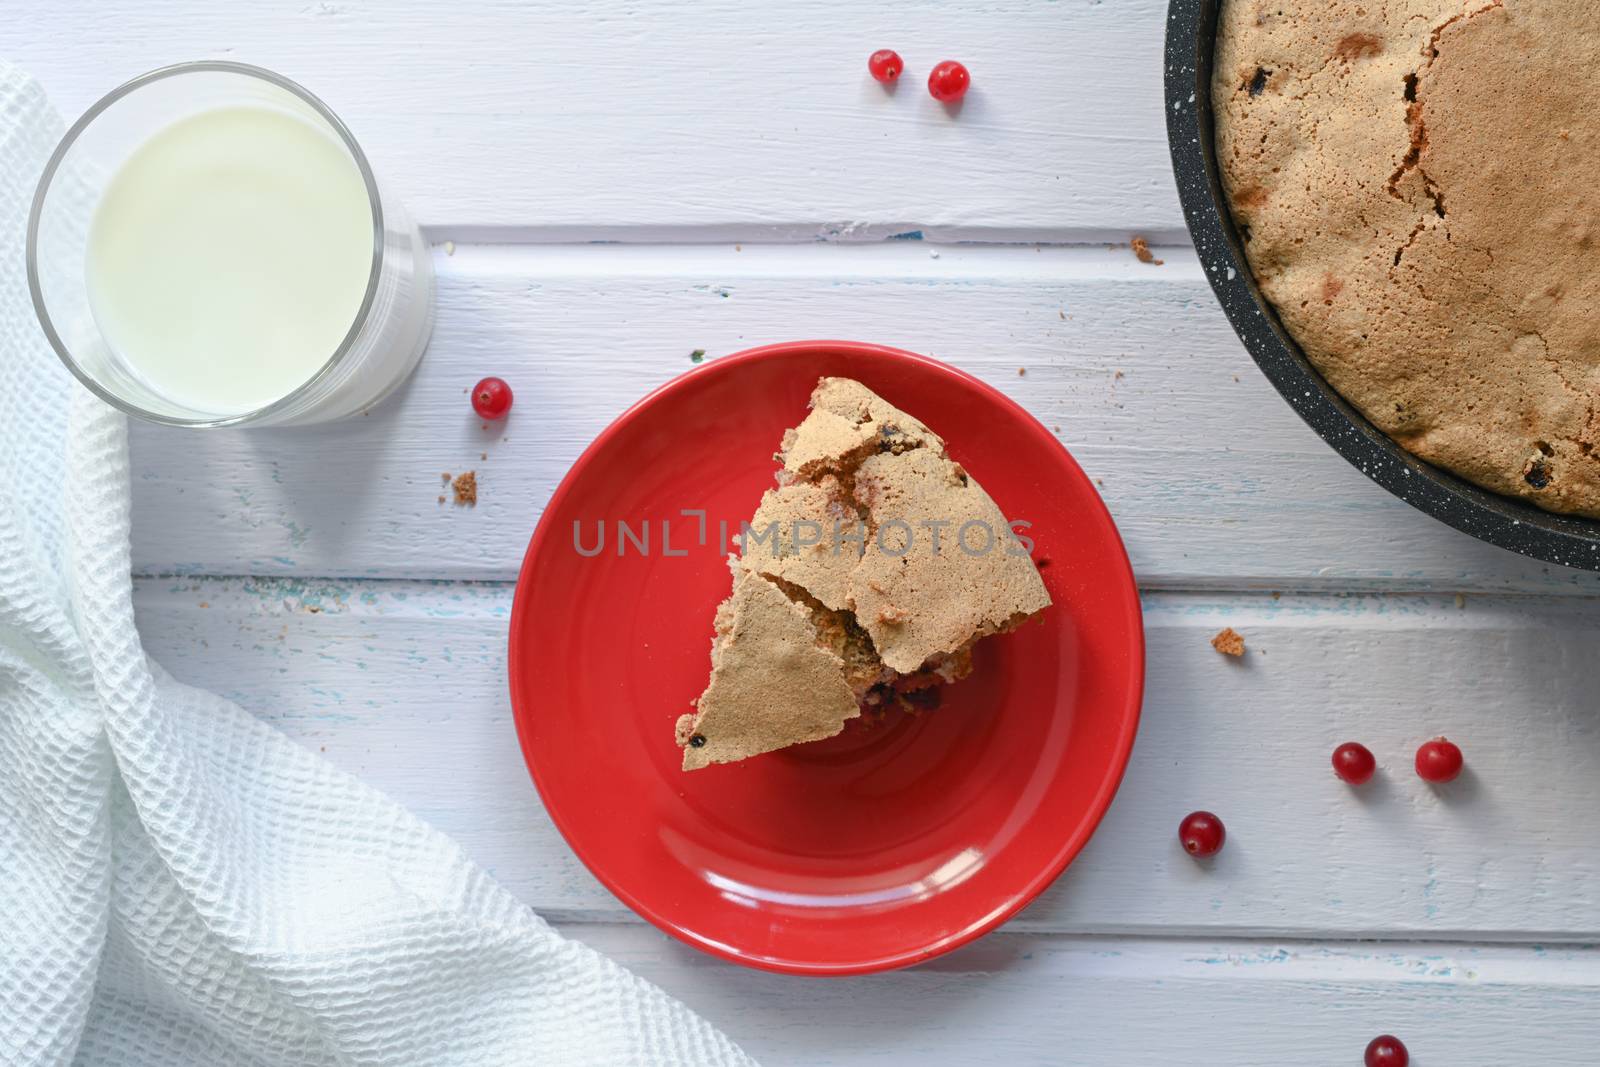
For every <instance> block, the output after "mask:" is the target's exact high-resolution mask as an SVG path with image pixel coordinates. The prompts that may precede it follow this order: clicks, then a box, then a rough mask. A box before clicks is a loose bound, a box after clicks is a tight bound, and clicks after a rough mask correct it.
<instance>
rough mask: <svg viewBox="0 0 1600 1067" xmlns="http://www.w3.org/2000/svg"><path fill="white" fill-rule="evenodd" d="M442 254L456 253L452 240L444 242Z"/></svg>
mask: <svg viewBox="0 0 1600 1067" xmlns="http://www.w3.org/2000/svg"><path fill="white" fill-rule="evenodd" d="M444 254H445V255H447V256H453V255H455V254H456V243H455V242H454V241H446V242H445V243H444Z"/></svg>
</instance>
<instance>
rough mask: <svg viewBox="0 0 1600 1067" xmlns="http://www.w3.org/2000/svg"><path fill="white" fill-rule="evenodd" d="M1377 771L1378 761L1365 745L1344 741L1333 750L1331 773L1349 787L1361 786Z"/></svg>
mask: <svg viewBox="0 0 1600 1067" xmlns="http://www.w3.org/2000/svg"><path fill="white" fill-rule="evenodd" d="M1377 769H1378V761H1377V760H1375V759H1373V758H1372V752H1371V751H1370V750H1369V749H1368V748H1367V746H1366V745H1358V744H1356V743H1355V742H1354V741H1346V742H1345V743H1344V744H1342V745H1340V746H1339V747H1338V748H1336V749H1334V750H1333V773H1334V774H1337V775H1338V776H1339V777H1340V778H1343V779H1344V780H1345V781H1347V782H1349V783H1350V784H1351V785H1361V784H1362V783H1363V782H1365V781H1367V780H1368V779H1369V778H1371V777H1372V775H1373V772H1374V771H1376V770H1377Z"/></svg>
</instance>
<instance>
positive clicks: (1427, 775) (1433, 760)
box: [1417, 737, 1464, 785]
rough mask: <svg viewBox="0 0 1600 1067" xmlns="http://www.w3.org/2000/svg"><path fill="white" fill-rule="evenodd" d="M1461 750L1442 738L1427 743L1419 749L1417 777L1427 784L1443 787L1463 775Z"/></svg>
mask: <svg viewBox="0 0 1600 1067" xmlns="http://www.w3.org/2000/svg"><path fill="white" fill-rule="evenodd" d="M1463 762H1464V761H1463V760H1462V758H1461V750H1460V749H1459V748H1457V747H1456V746H1455V745H1453V744H1451V743H1450V742H1449V741H1446V740H1445V739H1444V738H1442V737H1435V738H1434V739H1433V740H1432V741H1425V742H1423V744H1422V747H1421V748H1419V749H1417V775H1418V776H1419V777H1420V778H1421V779H1422V780H1423V781H1425V782H1435V783H1438V784H1440V785H1443V784H1444V783H1445V782H1453V781H1455V780H1456V775H1458V774H1460V773H1461V765H1462V763H1463Z"/></svg>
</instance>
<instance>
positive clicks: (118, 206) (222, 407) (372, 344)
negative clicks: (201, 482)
mask: <svg viewBox="0 0 1600 1067" xmlns="http://www.w3.org/2000/svg"><path fill="white" fill-rule="evenodd" d="M28 282H29V285H30V287H31V288H32V291H33V302H34V307H35V308H36V310H37V311H38V314H39V321H40V323H41V324H42V325H43V327H44V331H45V333H46V335H48V337H49V338H50V343H51V344H52V345H54V346H55V349H56V351H57V352H58V353H59V354H60V356H61V358H62V360H64V361H65V362H66V365H67V367H68V368H69V369H71V371H72V373H73V374H75V375H77V376H78V378H79V380H81V381H82V382H83V383H84V384H85V385H87V386H88V387H89V388H90V389H92V390H93V391H94V392H96V393H98V394H99V395H100V396H101V397H102V398H104V399H105V400H106V401H108V402H109V403H111V404H114V405H116V406H117V407H119V408H121V409H122V410H124V411H126V412H128V413H129V414H131V415H136V416H139V417H141V418H145V419H149V420H151V421H154V422H162V423H168V424H170V425H175V426H281V425H287V424H294V423H308V422H321V421H325V420H328V419H337V418H341V417H344V416H348V415H353V414H356V413H357V412H362V411H366V410H367V409H369V408H371V407H372V406H373V405H375V404H377V403H378V402H379V401H381V400H383V399H384V397H386V396H388V395H389V394H390V393H391V392H393V391H394V390H395V389H396V388H397V387H398V386H399V385H400V384H401V383H402V382H404V381H405V379H406V377H407V376H408V375H409V374H410V373H411V371H412V369H413V368H414V367H415V366H416V364H417V360H418V359H420V358H421V356H422V350H423V349H424V348H425V347H427V343H428V336H429V333H430V332H431V330H432V326H433V267H432V263H431V261H430V259H429V253H428V247H427V245H426V244H425V243H424V242H423V240H422V235H421V233H419V232H418V230H417V227H416V225H415V224H414V223H412V222H411V220H410V219H409V218H408V217H407V216H406V213H405V210H404V209H403V208H402V207H401V206H400V205H399V204H398V203H397V202H396V201H395V200H394V199H393V198H391V197H389V196H385V195H382V193H381V192H380V190H379V187H378V183H377V181H376V180H375V179H374V177H373V174H372V168H371V167H370V166H369V165H368V164H367V158H366V156H365V155H364V154H363V153H362V151H361V146H360V145H358V144H357V143H356V141H355V138H354V137H352V136H351V135H350V131H349V130H347V129H346V128H345V126H344V123H342V122H340V121H339V118H338V116H336V115H334V113H333V112H332V111H330V110H329V109H328V107H327V106H326V105H325V104H323V103H322V101H320V100H318V99H317V98H316V97H315V96H312V95H311V94H310V93H308V92H307V91H306V90H304V89H302V88H301V87H300V86H298V85H296V84H295V83H294V82H292V81H289V80H288V79H287V78H284V77H282V76H280V75H278V74H274V73H272V72H271V71H267V70H262V69H261V68H259V67H251V66H247V65H245V64H242V63H224V62H199V63H185V64H181V65H179V66H174V67H165V68H163V69H161V70H157V71H152V72H151V73H149V74H145V75H143V76H141V77H138V78H135V79H134V80H132V81H130V82H128V83H127V84H126V85H123V86H121V87H120V88H118V89H116V90H115V91H113V92H111V93H110V94H109V95H107V96H106V97H105V98H104V99H102V100H101V101H100V102H99V103H97V104H95V105H94V106H93V107H92V108H90V109H89V110H88V112H87V113H85V114H84V116H83V117H82V118H81V119H79V120H78V121H77V122H76V123H75V124H74V125H73V127H72V128H71V129H70V130H69V131H67V135H66V137H65V138H64V139H63V140H62V142H61V144H60V146H59V147H58V148H57V149H56V152H55V155H54V156H52V157H51V159H50V162H49V165H48V166H47V167H46V168H45V172H44V176H43V178H41V179H40V182H39V188H38V191H37V192H36V193H35V195H34V201H33V212H32V215H31V217H30V218H29V221H28Z"/></svg>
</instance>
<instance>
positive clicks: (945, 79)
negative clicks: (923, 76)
mask: <svg viewBox="0 0 1600 1067" xmlns="http://www.w3.org/2000/svg"><path fill="white" fill-rule="evenodd" d="M905 69H906V64H905V60H903V59H901V58H900V53H898V52H896V51H894V50H893V49H890V48H880V49H879V50H878V51H876V52H874V53H872V55H871V56H870V57H868V59H867V70H868V71H869V72H871V74H872V76H873V77H874V78H876V79H878V80H879V81H881V82H883V83H884V84H885V85H888V84H890V83H892V82H894V81H896V80H897V79H898V78H899V77H900V73H901V72H902V71H903V70H905ZM971 84H972V75H971V74H968V73H967V68H966V67H964V66H962V65H961V64H960V63H957V62H956V61H955V60H953V59H947V60H945V61H944V62H942V63H939V64H936V65H935V66H934V68H933V69H932V70H931V71H929V72H928V94H929V95H930V96H932V97H933V98H934V99H935V100H937V101H939V102H940V103H941V104H953V103H955V102H956V101H957V100H960V99H961V98H962V97H963V96H965V95H966V94H967V86H969V85H971Z"/></svg>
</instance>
